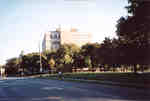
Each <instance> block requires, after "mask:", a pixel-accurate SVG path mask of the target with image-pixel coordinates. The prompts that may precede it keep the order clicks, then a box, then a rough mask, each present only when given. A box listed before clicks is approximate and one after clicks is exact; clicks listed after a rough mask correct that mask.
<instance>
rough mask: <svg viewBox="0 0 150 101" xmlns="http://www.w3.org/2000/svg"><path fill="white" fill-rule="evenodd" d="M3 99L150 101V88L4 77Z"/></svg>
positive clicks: (0, 97)
mask: <svg viewBox="0 0 150 101" xmlns="http://www.w3.org/2000/svg"><path fill="white" fill-rule="evenodd" d="M0 101H150V90H149V89H136V88H127V87H117V86H108V85H100V84H88V83H75V82H65V81H59V80H49V79H37V78H8V79H6V80H1V79H0Z"/></svg>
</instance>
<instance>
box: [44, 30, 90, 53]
mask: <svg viewBox="0 0 150 101" xmlns="http://www.w3.org/2000/svg"><path fill="white" fill-rule="evenodd" d="M91 39H92V36H91V33H87V32H78V30H77V29H74V28H71V29H70V30H62V29H60V28H58V29H56V31H49V32H46V33H45V35H44V39H43V43H42V51H46V50H57V49H59V47H60V44H76V45H78V46H82V45H84V44H86V43H90V42H91Z"/></svg>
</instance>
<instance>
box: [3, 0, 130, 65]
mask: <svg viewBox="0 0 150 101" xmlns="http://www.w3.org/2000/svg"><path fill="white" fill-rule="evenodd" d="M126 5H127V0H0V47H1V48H0V49H1V50H0V64H5V63H6V60H7V59H9V58H13V57H18V56H19V54H20V53H21V51H22V50H23V51H24V54H26V53H30V52H37V51H39V42H41V41H42V38H43V35H44V32H46V31H50V30H53V29H55V28H56V27H58V26H59V25H61V27H62V28H63V29H69V28H71V27H74V28H78V29H79V31H80V32H91V33H92V42H101V41H103V39H104V38H105V37H110V38H112V37H115V36H116V34H115V30H116V23H117V22H116V21H117V20H118V19H119V18H120V17H121V16H126V15H127V11H126V10H125V8H124V7H125V6H126Z"/></svg>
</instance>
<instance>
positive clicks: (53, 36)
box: [42, 31, 60, 51]
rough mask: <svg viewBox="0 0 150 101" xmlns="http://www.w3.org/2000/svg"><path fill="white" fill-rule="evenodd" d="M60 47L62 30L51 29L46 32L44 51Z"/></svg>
mask: <svg viewBox="0 0 150 101" xmlns="http://www.w3.org/2000/svg"><path fill="white" fill-rule="evenodd" d="M59 47H60V32H58V31H49V32H46V33H45V34H44V39H43V42H42V51H46V50H57V49H58V48H59Z"/></svg>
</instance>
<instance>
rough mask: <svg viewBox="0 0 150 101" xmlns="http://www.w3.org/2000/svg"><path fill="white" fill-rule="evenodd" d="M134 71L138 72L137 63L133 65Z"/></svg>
mask: <svg viewBox="0 0 150 101" xmlns="http://www.w3.org/2000/svg"><path fill="white" fill-rule="evenodd" d="M133 72H134V73H135V74H136V73H137V66H136V64H134V65H133Z"/></svg>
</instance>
